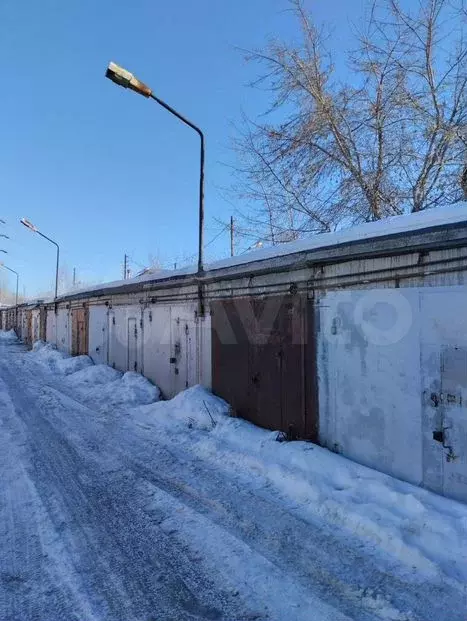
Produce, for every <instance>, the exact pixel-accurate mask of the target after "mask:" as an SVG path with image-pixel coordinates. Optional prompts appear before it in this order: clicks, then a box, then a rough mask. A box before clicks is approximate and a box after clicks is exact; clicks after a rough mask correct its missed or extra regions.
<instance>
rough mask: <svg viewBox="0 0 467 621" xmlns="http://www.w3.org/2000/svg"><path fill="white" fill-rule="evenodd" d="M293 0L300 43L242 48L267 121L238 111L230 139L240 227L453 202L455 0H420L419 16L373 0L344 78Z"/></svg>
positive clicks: (462, 71)
mask: <svg viewBox="0 0 467 621" xmlns="http://www.w3.org/2000/svg"><path fill="white" fill-rule="evenodd" d="M453 1H454V3H455V2H456V0H453ZM292 5H293V9H294V11H295V14H296V16H297V19H298V22H299V25H300V28H301V43H300V45H299V46H297V47H293V46H291V45H288V44H285V43H281V42H277V41H276V42H273V43H271V44H270V45H269V46H268V48H267V50H266V51H259V52H255V53H253V54H250V56H249V57H250V58H251V59H253V60H256V61H259V62H260V63H261V65H262V66H263V67H265V72H264V73H263V75H262V76H261V77H260V79H259V80H258V81H257V82H256V83H255V85H257V86H266V87H267V88H268V89H270V91H271V92H272V95H273V101H272V106H271V109H270V110H269V112H268V114H269V117H268V118H269V122H266V123H264V122H262V123H252V122H251V121H250V122H248V121H246V120H245V123H244V127H245V129H244V130H243V131H242V133H241V134H240V136H239V137H238V139H237V140H236V142H235V148H236V151H237V153H238V161H239V164H238V167H237V176H238V180H239V183H238V185H237V190H238V192H239V194H240V195H241V196H242V197H243V198H244V199H246V200H247V201H248V203H249V204H250V205H251V209H250V210H249V211H248V212H247V213H245V214H243V215H244V219H243V221H244V224H245V227H246V228H247V229H249V230H251V232H252V234H254V232H256V234H258V233H260V234H261V235H262V236H263V238H264V239H265V240H267V241H269V242H271V243H277V242H278V241H282V240H289V239H293V238H294V236H299V235H301V234H303V233H307V234H309V233H316V232H323V231H331V230H334V229H335V228H336V227H340V226H342V225H344V224H353V223H357V222H362V221H370V220H377V219H380V218H383V217H386V216H390V215H395V214H401V213H407V212H410V211H420V210H422V209H426V208H428V207H434V206H437V205H441V204H452V203H455V202H457V201H459V200H461V199H462V194H463V193H462V188H461V184H460V183H459V179H460V176H461V173H462V167H463V165H464V162H465V150H466V146H465V127H466V120H467V119H466V117H467V98H466V90H467V46H466V43H465V41H464V26H465V15H464V14H463V11H464V10H465V8H464V7H463V5H462V2H460V1H459V0H457V6H454V5H453V4H452V2H448V0H421V4H420V6H419V9H418V11H417V12H416V13H411V12H407V11H405V10H403V9H402V8H401V6H400V4H399V0H377V1H376V2H374V3H373V4H372V5H371V6H370V10H369V12H368V19H367V22H366V26H365V29H364V32H362V33H360V34H358V35H356V43H355V49H354V50H352V51H351V52H349V54H348V57H347V68H348V71H347V75H348V79H346V80H345V81H344V82H342V81H341V80H338V79H337V77H336V75H335V71H334V64H333V59H332V55H331V53H330V52H329V50H328V49H327V40H326V37H325V36H324V35H323V32H322V31H320V30H318V28H317V27H316V26H315V24H314V23H313V20H312V17H311V15H310V14H308V13H307V12H306V11H305V9H304V6H303V3H302V1H301V0H292ZM278 116H279V117H280V120H276V119H277V117H278ZM253 205H254V206H253ZM281 234H282V237H281Z"/></svg>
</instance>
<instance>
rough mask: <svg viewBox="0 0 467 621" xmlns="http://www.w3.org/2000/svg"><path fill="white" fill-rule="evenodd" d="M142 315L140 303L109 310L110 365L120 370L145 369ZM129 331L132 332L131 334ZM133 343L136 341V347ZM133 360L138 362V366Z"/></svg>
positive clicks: (137, 370)
mask: <svg viewBox="0 0 467 621" xmlns="http://www.w3.org/2000/svg"><path fill="white" fill-rule="evenodd" d="M141 317H142V311H141V307H140V306H139V305H138V306H137V305H132V306H118V307H115V308H113V309H111V310H109V313H108V344H109V356H108V360H109V365H110V366H113V367H114V368H115V369H118V370H119V371H124V372H125V371H136V372H138V373H141V372H142V370H143V330H142V328H141V325H140V321H141ZM130 326H131V328H130ZM135 330H136V336H135ZM129 332H131V334H130V333H129ZM132 343H134V349H133V346H132ZM132 351H134V357H133V355H131V352H132ZM130 357H131V360H130ZM133 362H136V367H135V365H134V364H133ZM130 366H131V368H130Z"/></svg>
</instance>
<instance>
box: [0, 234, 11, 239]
mask: <svg viewBox="0 0 467 621" xmlns="http://www.w3.org/2000/svg"><path fill="white" fill-rule="evenodd" d="M0 237H4V238H5V239H10V238H9V237H8V235H3V233H0Z"/></svg>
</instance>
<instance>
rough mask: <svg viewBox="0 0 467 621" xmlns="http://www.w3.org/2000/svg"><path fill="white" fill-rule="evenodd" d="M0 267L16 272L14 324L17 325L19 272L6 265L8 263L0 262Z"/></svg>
mask: <svg viewBox="0 0 467 621" xmlns="http://www.w3.org/2000/svg"><path fill="white" fill-rule="evenodd" d="M0 267H4V268H5V269H6V270H8V271H9V272H12V273H13V274H16V300H15V326H16V327H18V287H19V274H18V272H15V270H12V269H11V267H8V265H5V263H0Z"/></svg>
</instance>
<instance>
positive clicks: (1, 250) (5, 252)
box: [0, 248, 8, 254]
mask: <svg viewBox="0 0 467 621" xmlns="http://www.w3.org/2000/svg"><path fill="white" fill-rule="evenodd" d="M0 252H3V253H4V254H8V252H7V251H6V250H3V249H2V248H0Z"/></svg>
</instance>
